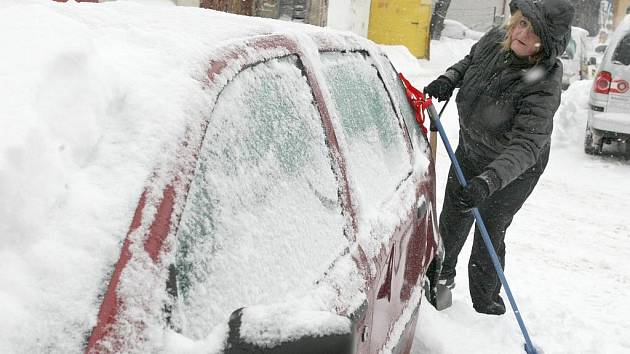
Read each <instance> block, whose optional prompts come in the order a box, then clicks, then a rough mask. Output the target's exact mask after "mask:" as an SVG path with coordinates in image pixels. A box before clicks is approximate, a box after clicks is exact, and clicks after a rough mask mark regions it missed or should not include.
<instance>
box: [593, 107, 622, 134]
mask: <svg viewBox="0 0 630 354" xmlns="http://www.w3.org/2000/svg"><path fill="white" fill-rule="evenodd" d="M588 122H589V126H590V127H591V128H594V129H597V130H600V131H606V132H609V133H611V134H612V133H618V134H619V133H620V134H630V115H628V114H627V113H607V112H595V111H593V110H590V111H589V114H588Z"/></svg>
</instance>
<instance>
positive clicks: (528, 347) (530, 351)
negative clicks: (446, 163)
mask: <svg viewBox="0 0 630 354" xmlns="http://www.w3.org/2000/svg"><path fill="white" fill-rule="evenodd" d="M427 110H428V112H429V118H430V119H431V121H432V122H433V124H435V126H436V127H437V129H438V132H439V133H440V138H442V142H443V143H444V146H445V147H446V151H447V152H448V157H449V158H450V159H451V162H453V166H454V167H455V173H456V174H457V179H458V180H459V184H461V185H462V187H466V186H467V185H468V183H467V182H466V178H465V177H464V173H463V172H462V168H461V167H460V165H459V161H458V160H457V156H455V153H454V152H453V148H452V147H451V144H450V142H449V141H448V137H447V136H446V133H445V132H444V127H443V126H442V123H441V122H440V116H439V115H438V114H437V111H436V110H435V107H434V106H433V105H432V104H431V105H429V108H428V109H427ZM472 212H473V215H474V216H475V221H476V222H477V227H478V228H479V231H480V232H481V237H482V238H483V242H484V243H485V244H486V248H487V249H488V253H490V258H492V264H494V269H495V270H496V271H497V274H498V275H499V279H500V280H501V284H503V288H504V289H505V293H506V294H507V297H508V300H510V305H512V310H514V316H516V321H517V322H518V325H519V327H520V328H521V332H522V333H523V337H525V352H527V354H537V351H536V349H535V348H534V345H533V344H532V340H531V339H530V338H529V333H527V328H526V327H525V322H523V318H522V317H521V312H520V311H519V309H518V306H517V305H516V301H515V300H514V296H512V290H510V286H509V285H508V282H507V279H506V278H505V274H504V273H503V267H501V263H500V262H499V257H498V256H497V253H496V252H495V250H494V247H493V246H492V241H491V240H490V235H488V230H487V229H486V225H485V224H484V222H483V219H482V218H481V214H480V213H479V209H478V208H473V210H472Z"/></svg>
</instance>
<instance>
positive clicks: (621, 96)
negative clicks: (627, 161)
mask: <svg viewBox="0 0 630 354" xmlns="http://www.w3.org/2000/svg"><path fill="white" fill-rule="evenodd" d="M628 82H630V15H627V16H626V17H625V18H624V19H623V21H622V22H621V23H620V24H619V26H618V27H617V29H616V30H615V32H614V33H613V35H612V38H611V40H610V44H609V45H608V48H607V49H606V52H605V53H604V57H603V58H602V61H601V63H600V64H599V68H598V70H597V75H596V77H595V79H594V80H593V88H592V90H591V94H590V97H589V107H590V110H589V115H588V123H587V126H586V135H585V138H584V151H585V152H586V153H587V154H599V153H601V152H602V148H603V145H604V144H610V143H612V142H613V141H621V142H630V92H629V88H630V85H629V84H628Z"/></svg>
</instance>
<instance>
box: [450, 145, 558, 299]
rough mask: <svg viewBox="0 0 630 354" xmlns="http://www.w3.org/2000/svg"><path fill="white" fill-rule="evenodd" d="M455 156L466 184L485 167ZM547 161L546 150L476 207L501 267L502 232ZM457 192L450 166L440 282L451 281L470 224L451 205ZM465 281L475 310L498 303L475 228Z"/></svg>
mask: <svg viewBox="0 0 630 354" xmlns="http://www.w3.org/2000/svg"><path fill="white" fill-rule="evenodd" d="M455 154H456V155H457V158H458V160H459V162H460V164H461V167H462V172H463V173H464V176H465V177H466V180H470V179H471V178H473V177H475V176H476V175H478V174H480V173H481V172H482V171H483V169H484V168H485V166H486V164H485V163H483V162H482V163H480V162H479V161H475V159H470V158H468V157H467V156H464V153H463V152H462V151H460V149H459V148H458V149H457V151H456V153H455ZM548 157H549V151H548V150H547V151H546V152H545V153H544V154H543V155H542V156H541V158H540V159H539V162H538V163H537V164H536V165H535V166H533V167H532V168H530V169H529V170H527V171H526V172H525V173H523V174H522V175H521V176H519V177H518V178H517V179H515V180H514V181H512V182H511V183H510V184H508V185H507V186H505V188H503V189H501V190H498V191H496V192H495V193H494V194H492V195H491V196H490V197H489V198H488V199H487V200H485V201H484V202H483V203H482V204H481V205H480V206H479V212H480V214H481V216H482V219H483V221H484V223H485V225H486V228H487V230H488V234H489V235H490V239H491V240H492V245H493V246H494V250H495V251H496V253H497V255H498V256H499V260H500V263H501V266H502V267H505V243H504V240H505V231H506V230H507V228H508V226H510V223H512V218H513V217H514V215H515V214H516V212H517V211H518V210H519V209H520V208H521V206H522V205H523V203H524V202H525V200H526V199H527V197H529V195H530V194H531V192H532V190H533V189H534V186H535V185H536V183H537V182H538V179H539V178H540V175H541V173H542V171H543V170H544V168H545V165H546V164H547V160H548ZM457 188H459V182H458V180H457V176H456V175H455V169H454V167H453V165H451V168H450V170H449V174H448V181H447V182H446V191H445V195H444V205H443V206H442V212H441V214H440V225H439V228H440V235H441V236H442V240H443V241H444V249H445V257H444V263H443V265H442V273H441V274H440V278H441V279H449V278H454V277H455V266H456V265H457V256H458V255H459V252H460V251H461V250H462V247H463V246H464V243H465V242H466V238H467V237H468V234H469V232H470V228H471V227H472V224H473V222H474V216H473V214H472V212H470V211H464V210H461V209H460V208H458V205H457V203H455V196H454V191H455V190H456V189H457ZM468 280H469V289H470V296H471V298H472V302H473V304H474V305H475V306H484V305H487V304H489V303H491V302H492V301H498V297H499V292H500V290H501V282H500V280H499V276H498V275H497V273H496V271H495V270H494V265H493V264H492V260H491V258H490V254H489V253H488V251H487V249H486V246H485V244H484V242H483V238H482V237H481V233H480V232H479V229H478V228H475V236H474V241H473V247H472V253H471V255H470V260H469V262H468Z"/></svg>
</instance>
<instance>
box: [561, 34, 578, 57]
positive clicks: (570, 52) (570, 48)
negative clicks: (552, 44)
mask: <svg viewBox="0 0 630 354" xmlns="http://www.w3.org/2000/svg"><path fill="white" fill-rule="evenodd" d="M576 50H577V45H576V43H575V40H574V39H573V38H571V39H570V40H569V43H568V44H567V49H566V50H565V51H564V53H563V54H562V58H563V59H573V58H575V51H576Z"/></svg>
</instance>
